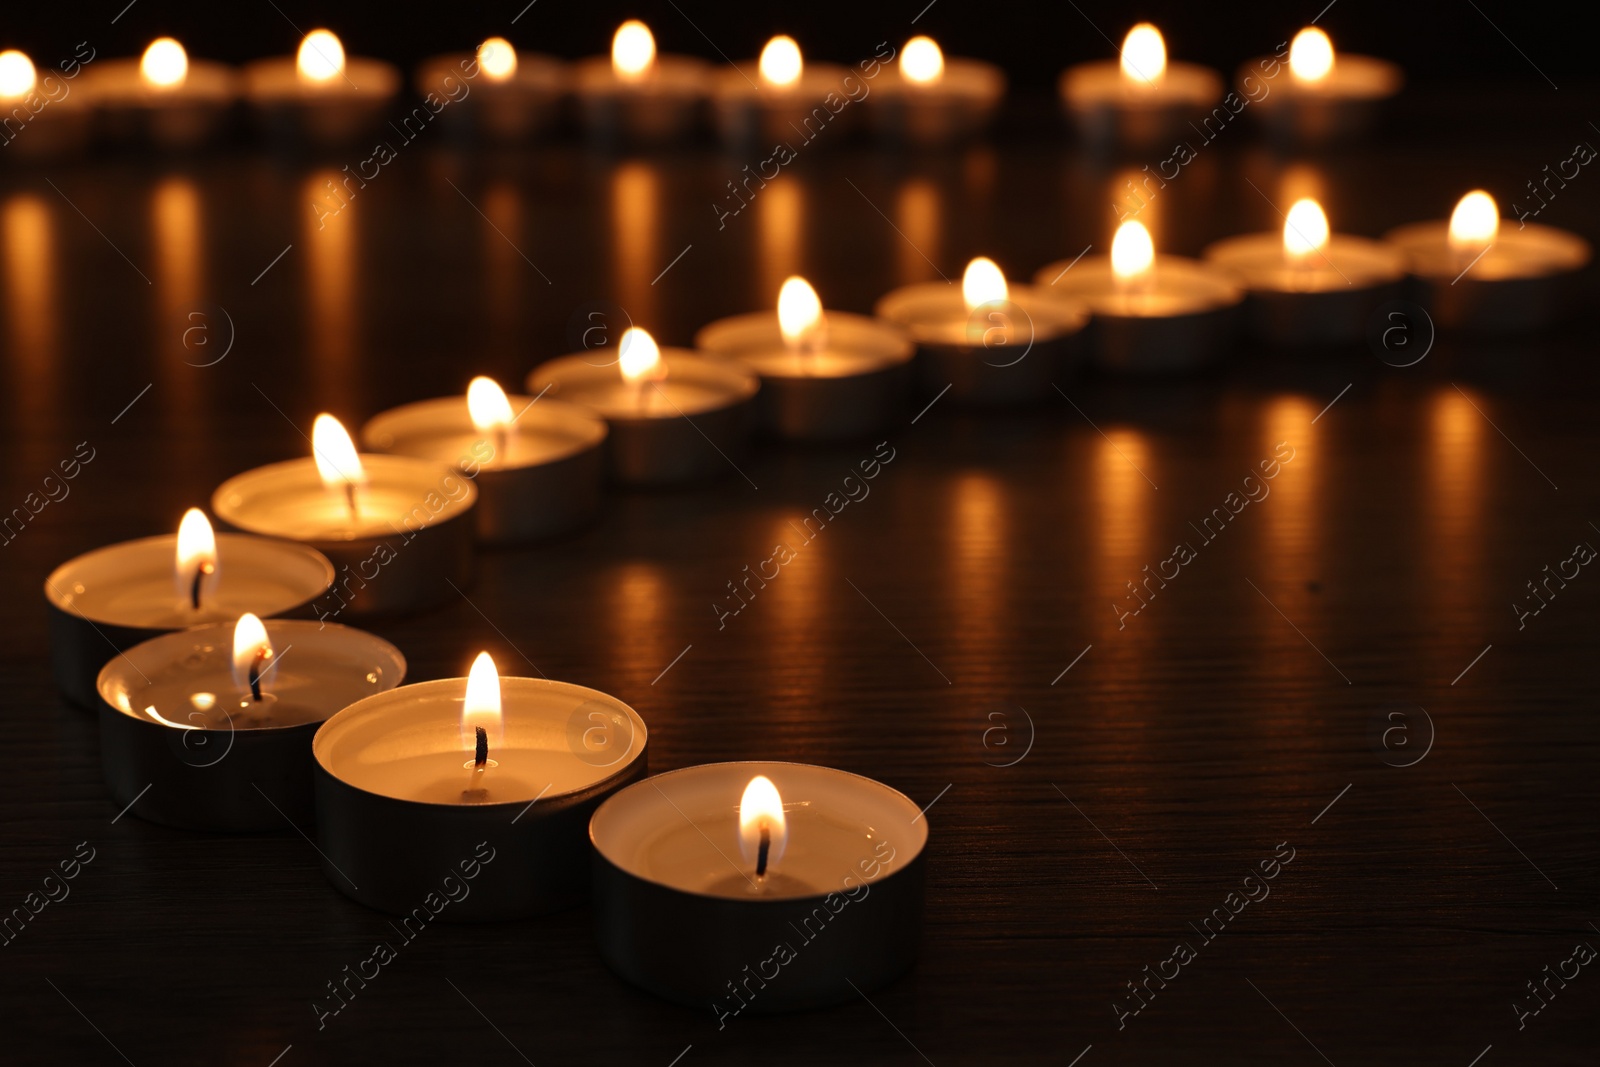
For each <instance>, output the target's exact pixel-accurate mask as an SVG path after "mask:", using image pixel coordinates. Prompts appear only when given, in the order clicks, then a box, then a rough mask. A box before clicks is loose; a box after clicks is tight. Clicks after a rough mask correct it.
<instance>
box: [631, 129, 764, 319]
mask: <svg viewBox="0 0 1600 1067" xmlns="http://www.w3.org/2000/svg"><path fill="white" fill-rule="evenodd" d="M765 191H766V190H764V192H765ZM611 248H612V251H611V256H612V258H611V277H612V285H613V286H614V287H615V290H616V299H617V302H618V303H620V304H621V305H622V307H623V309H624V310H625V311H626V312H627V313H628V317H629V319H630V320H631V321H633V322H634V323H640V322H655V321H657V320H658V318H659V317H660V316H659V313H658V312H659V309H658V306H657V304H656V299H655V295H656V288H655V286H653V285H652V284H651V282H653V281H654V280H655V279H656V278H657V277H658V276H659V275H660V272H661V271H662V270H663V269H664V268H665V267H666V266H667V262H668V261H667V260H665V259H662V258H661V257H662V248H661V175H660V173H659V172H658V171H657V169H656V166H655V164H654V163H649V162H646V161H644V160H638V159H630V160H627V161H624V162H622V163H618V164H617V166H616V169H615V170H613V171H612V172H611Z"/></svg>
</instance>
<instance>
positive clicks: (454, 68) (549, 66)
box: [416, 52, 568, 143]
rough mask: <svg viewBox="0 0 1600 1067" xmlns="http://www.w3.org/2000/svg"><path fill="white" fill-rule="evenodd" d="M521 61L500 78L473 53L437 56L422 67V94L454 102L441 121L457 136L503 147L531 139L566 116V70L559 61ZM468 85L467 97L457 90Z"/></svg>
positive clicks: (530, 56) (535, 57) (526, 55)
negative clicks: (490, 71) (457, 87)
mask: <svg viewBox="0 0 1600 1067" xmlns="http://www.w3.org/2000/svg"><path fill="white" fill-rule="evenodd" d="M516 56H517V60H516V68H515V69H514V70H513V71H512V72H511V74H510V75H509V76H507V77H504V78H501V79H496V78H494V77H492V76H491V75H489V74H488V73H487V72H486V71H484V70H483V69H482V64H481V62H480V61H479V59H478V57H476V56H474V55H472V54H470V53H466V52H462V53H458V54H455V55H443V56H435V57H433V58H432V59H428V60H424V61H423V62H422V64H421V65H419V66H418V67H417V74H416V87H417V92H418V94H419V95H421V96H424V97H426V96H427V95H428V94H429V93H433V94H434V95H435V97H436V98H438V99H440V100H446V101H449V106H448V107H446V108H444V110H443V111H442V112H440V121H441V122H443V123H444V124H445V125H446V127H447V128H448V129H451V130H453V131H455V132H456V133H458V134H461V135H464V136H467V137H472V138H477V139H480V140H484V141H495V142H502V143H514V142H517V141H525V140H529V139H531V138H534V137H537V136H538V135H540V134H542V133H544V132H546V131H548V130H549V129H550V128H551V127H552V126H554V125H555V124H556V121H557V120H558V119H559V118H560V117H561V101H562V98H563V97H564V96H565V95H566V92H567V81H568V75H567V65H566V64H565V63H563V62H562V61H561V60H559V59H557V58H555V57H554V56H546V55H539V54H537V53H532V52H518V53H517V54H516ZM469 71H470V73H469ZM469 83H470V86H471V88H470V89H469V90H468V92H467V94H466V95H465V96H461V95H460V90H459V89H455V88H452V85H453V84H454V85H465V84H469Z"/></svg>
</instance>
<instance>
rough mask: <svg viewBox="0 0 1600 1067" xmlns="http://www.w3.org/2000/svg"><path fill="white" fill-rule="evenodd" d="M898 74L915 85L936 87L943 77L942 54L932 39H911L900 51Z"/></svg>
mask: <svg viewBox="0 0 1600 1067" xmlns="http://www.w3.org/2000/svg"><path fill="white" fill-rule="evenodd" d="M900 73H901V75H902V76H904V78H905V79H906V81H909V82H913V83H915V84H917V85H936V84H938V82H939V80H940V79H941V78H943V77H944V53H943V52H941V51H939V46H938V45H937V44H935V43H934V40H933V38H932V37H913V38H911V40H909V41H907V42H906V46H905V47H904V48H903V49H901V50H900Z"/></svg>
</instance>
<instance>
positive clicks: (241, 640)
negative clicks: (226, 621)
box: [233, 611, 273, 689]
mask: <svg viewBox="0 0 1600 1067" xmlns="http://www.w3.org/2000/svg"><path fill="white" fill-rule="evenodd" d="M272 656H273V651H272V642H270V641H268V640H267V628H266V627H265V626H263V625H262V624H261V620H260V619H258V618H256V617H255V616H254V615H252V614H250V613H249V612H248V611H247V612H245V613H244V614H243V615H241V616H239V622H238V624H237V625H235V626H234V628H233V680H234V683H235V684H237V685H238V686H239V688H240V689H249V688H250V669H251V667H254V668H255V674H256V679H257V683H258V684H259V682H260V678H261V675H262V673H263V672H264V671H265V670H266V666H267V663H268V662H270V661H271V659H272Z"/></svg>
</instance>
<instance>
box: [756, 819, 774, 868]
mask: <svg viewBox="0 0 1600 1067" xmlns="http://www.w3.org/2000/svg"><path fill="white" fill-rule="evenodd" d="M771 851H772V831H771V830H769V829H768V828H767V827H766V825H765V824H763V825H762V827H761V845H760V846H759V847H758V848H757V849H756V880H757V881H760V880H761V879H763V878H765V877H766V876H767V855H768V853H770V852H771Z"/></svg>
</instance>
